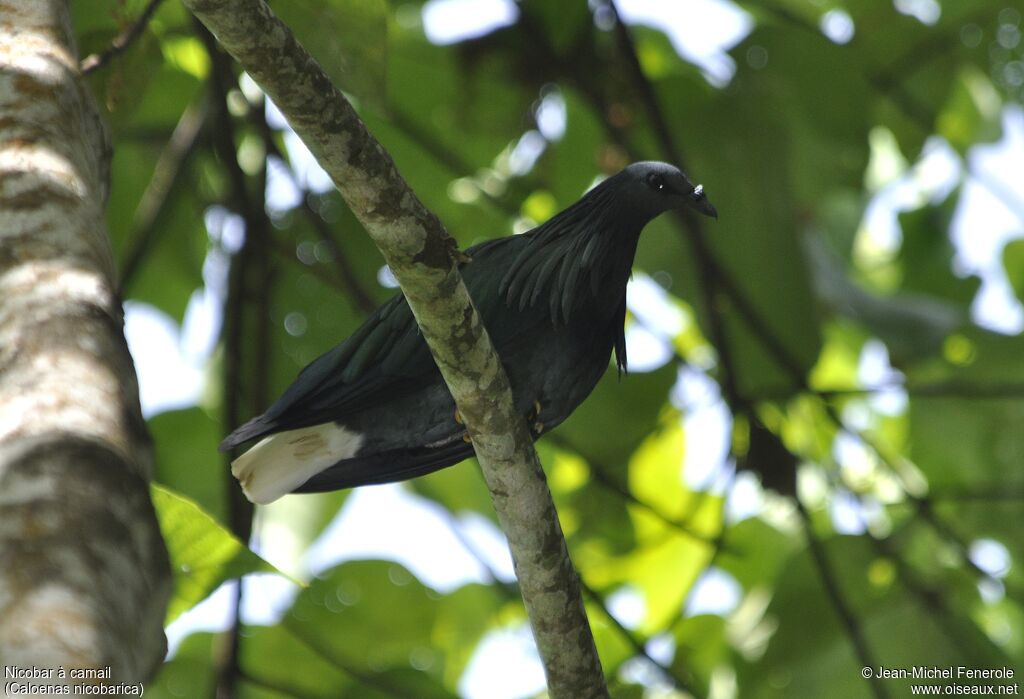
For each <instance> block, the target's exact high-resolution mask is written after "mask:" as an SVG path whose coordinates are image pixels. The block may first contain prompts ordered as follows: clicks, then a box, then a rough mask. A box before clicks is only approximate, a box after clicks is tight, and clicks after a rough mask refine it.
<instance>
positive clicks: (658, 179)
mask: <svg viewBox="0 0 1024 699" xmlns="http://www.w3.org/2000/svg"><path fill="white" fill-rule="evenodd" d="M647 185H648V186H649V187H650V188H651V189H653V190H654V191H655V192H661V191H664V189H665V178H664V177H662V176H661V175H659V174H657V173H655V174H652V175H650V176H649V177H648V178H647Z"/></svg>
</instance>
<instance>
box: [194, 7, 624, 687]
mask: <svg viewBox="0 0 1024 699" xmlns="http://www.w3.org/2000/svg"><path fill="white" fill-rule="evenodd" d="M184 4H185V5H186V7H188V8H189V9H190V10H191V11H192V12H193V13H194V14H195V15H196V16H197V17H198V18H199V19H200V21H202V22H203V24H205V25H206V26H207V27H208V28H209V29H210V30H211V31H212V32H213V34H214V35H215V36H216V37H217V39H218V41H219V42H220V43H221V45H222V46H223V47H224V48H225V49H227V51H228V52H229V53H230V54H232V55H233V56H234V57H235V58H236V60H238V61H239V63H241V64H242V67H243V68H244V69H245V70H246V71H247V72H248V73H249V75H251V76H252V77H253V79H254V80H255V81H256V82H257V83H258V84H259V85H260V86H261V87H262V88H263V90H264V91H265V92H266V93H267V95H268V96H270V97H271V98H272V99H273V100H274V102H275V103H276V104H277V106H278V107H279V108H280V109H281V112H282V113H283V114H284V115H285V116H286V117H287V119H288V121H289V123H290V124H291V126H292V128H294V129H295V131H296V133H297V134H298V135H299V136H300V137H301V138H302V139H303V141H304V142H305V143H306V145H307V146H308V147H309V149H310V151H311V152H312V153H313V154H314V156H315V157H316V158H317V160H318V162H319V163H320V165H321V166H322V167H323V168H324V170H326V171H327V172H328V173H329V174H330V176H331V178H332V179H333V180H334V183H335V185H336V186H337V187H338V189H339V191H340V192H341V194H342V196H343V197H344V198H345V200H346V201H347V202H348V204H349V206H350V208H351V209H352V211H353V213H355V215H356V217H357V218H358V219H359V220H360V222H361V223H362V224H363V225H364V226H365V228H366V230H367V232H368V233H369V234H370V236H371V237H372V238H373V240H374V242H375V243H376V244H377V246H378V248H380V250H381V252H382V253H383V255H384V258H385V259H386V261H387V262H388V264H389V265H390V267H391V270H392V271H393V272H394V274H395V277H396V278H397V279H398V281H399V283H400V284H401V287H402V290H403V292H404V293H405V296H406V298H407V299H408V301H409V306H410V308H411V309H412V311H413V314H414V315H415V317H416V321H417V323H418V324H419V326H420V328H421V330H422V332H423V336H424V338H425V339H426V341H427V344H428V345H429V346H430V348H431V352H432V353H433V355H434V358H435V360H436V362H437V365H438V367H439V368H440V370H441V373H442V375H443V376H444V379H445V382H446V383H447V384H448V387H449V389H450V390H451V392H452V395H453V397H454V398H455V402H456V404H457V405H458V408H459V410H460V412H461V414H462V416H463V417H464V419H465V421H466V424H467V427H468V429H469V433H470V435H471V437H472V439H473V444H474V447H475V449H476V453H477V456H478V459H479V461H480V465H481V467H482V470H483V472H484V478H485V480H486V481H487V485H488V488H489V489H490V492H491V497H492V500H493V501H494V505H495V509H496V511H497V514H498V519H499V521H500V523H501V525H502V528H503V529H504V531H505V534H506V536H507V537H508V540H509V546H510V548H511V550H512V557H513V561H514V562H515V567H516V574H517V577H518V578H519V583H520V588H521V590H522V592H523V599H524V602H525V603H526V609H527V612H528V614H529V617H530V622H531V624H532V626H533V632H534V637H535V638H536V640H537V647H538V651H539V653H540V656H541V659H542V661H543V663H544V668H545V671H546V674H547V680H548V687H549V692H550V695H551V696H552V697H555V698H556V699H557V698H562V697H564V698H567V699H568V698H570V697H571V698H574V699H583V698H587V697H607V696H608V690H607V687H606V686H605V681H604V675H603V673H602V671H601V663H600V660H599V659H598V656H597V651H596V648H595V646H594V640H593V635H592V633H591V631H590V626H589V623H588V621H587V618H586V613H585V611H584V608H583V600H582V596H581V594H580V583H579V578H578V577H577V575H576V572H575V570H574V569H573V567H572V563H571V561H570V560H569V555H568V551H567V549H566V544H565V538H564V536H563V535H562V531H561V527H560V526H559V523H558V517H557V513H556V512H555V508H554V503H553V502H552V500H551V493H550V491H549V490H548V488H547V484H546V482H545V479H544V472H543V470H542V469H541V466H540V462H539V460H538V458H537V453H536V451H535V450H534V449H533V444H532V440H531V438H530V434H529V432H528V430H527V426H526V422H525V420H524V419H523V416H521V415H518V414H517V413H516V412H515V410H514V408H513V405H512V397H511V392H510V389H509V384H508V378H507V377H506V376H505V372H504V369H503V368H502V365H501V362H500V360H499V359H498V357H497V355H496V354H495V351H494V348H493V346H492V345H491V342H490V339H489V338H488V336H487V333H486V330H485V329H484V327H483V324H482V323H481V322H480V318H479V316H478V315H477V313H476V311H475V309H474V308H473V305H472V302H471V300H470V298H469V294H468V292H467V291H466V288H465V285H464V284H463V283H462V279H461V276H460V275H459V272H458V267H457V264H458V262H459V261H460V260H461V259H462V256H461V254H460V253H459V252H458V250H457V248H456V246H455V243H454V241H453V240H452V239H451V238H450V237H449V236H448V234H447V232H446V231H445V229H444V227H443V226H442V225H441V222H440V221H439V220H438V219H437V217H436V216H435V215H433V214H432V213H431V212H430V211H428V210H427V209H426V207H424V206H423V204H422V203H421V202H420V201H419V199H417V197H416V195H415V194H414V193H413V192H412V191H411V190H410V189H409V187H408V185H407V184H406V183H405V181H404V180H403V179H402V178H401V176H400V175H399V174H398V172H397V170H396V168H395V165H394V163H393V162H392V160H391V158H390V156H388V154H387V153H386V152H385V151H384V148H383V147H382V146H381V145H380V144H379V143H378V142H377V141H376V140H375V139H374V138H373V136H372V135H371V134H370V133H369V132H368V131H367V129H366V126H365V125H364V124H363V123H362V121H361V120H360V119H359V117H358V115H357V114H356V113H355V111H354V109H353V108H352V106H351V105H350V104H349V102H348V100H346V99H345V97H344V96H343V95H342V94H341V92H340V91H339V90H338V89H337V88H336V87H335V86H334V85H332V84H331V82H330V80H329V79H328V78H327V76H326V75H325V74H324V73H323V71H322V70H321V69H320V67H319V66H318V65H317V64H316V62H315V61H314V60H313V59H312V57H310V56H309V54H308V53H307V52H306V51H305V50H304V49H303V48H302V47H301V46H300V45H299V44H298V42H297V41H296V40H295V38H294V37H293V36H292V34H291V32H289V31H288V29H287V27H285V26H284V25H283V24H282V23H281V22H280V21H279V20H278V19H277V18H276V17H275V16H274V15H273V14H272V12H271V11H270V8H269V7H267V5H266V4H265V3H263V2H261V1H260V0H184Z"/></svg>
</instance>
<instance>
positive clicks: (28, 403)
mask: <svg viewBox="0 0 1024 699" xmlns="http://www.w3.org/2000/svg"><path fill="white" fill-rule="evenodd" d="M0 17H2V18H3V22H2V23H0V665H3V666H5V667H7V668H10V667H17V668H22V669H31V668H32V667H36V668H53V667H57V666H63V667H64V668H65V669H66V670H67V669H69V668H73V667H88V668H107V667H109V668H110V681H111V682H113V683H132V684H134V683H138V682H141V681H142V680H144V679H146V678H147V677H148V676H150V675H151V674H152V673H153V671H154V670H155V669H156V668H157V667H158V666H159V664H160V662H161V661H162V660H163V657H164V652H165V639H164V634H163V628H162V624H163V619H164V614H165V611H166V607H167V599H168V596H169V593H170V571H169V568H168V563H167V553H166V550H165V548H164V545H163V540H162V539H161V538H160V532H159V528H158V526H157V521H156V517H155V515H154V512H153V508H152V505H151V503H150V500H149V489H148V485H147V481H148V479H149V476H150V470H151V467H152V453H151V448H150V443H149V439H148V437H147V434H146V429H145V423H144V422H143V420H142V416H141V413H140V410H139V399H138V387H137V385H136V379H135V371H134V368H133V366H132V362H131V357H130V356H129V354H128V348H127V345H126V344H125V340H124V334H123V332H122V312H121V305H120V302H119V300H118V299H117V297H116V294H115V293H114V282H113V265H112V260H111V250H110V241H109V239H108V237H107V232H106V227H105V223H104V216H103V207H104V204H105V200H106V192H107V165H108V158H109V147H108V144H107V141H106V139H105V137H104V131H103V127H102V124H101V123H100V121H99V115H98V112H97V111H96V108H95V105H94V104H93V102H92V100H91V99H90V97H89V95H88V93H87V92H86V90H85V87H84V85H83V82H82V80H81V76H80V75H79V73H78V60H77V57H76V55H75V51H74V47H73V42H72V38H71V26H70V21H69V15H68V7H67V2H66V0H33V2H24V1H23V0H0ZM7 676H8V677H10V675H7ZM35 681H36V682H37V683H49V682H42V681H40V680H35ZM52 681H53V682H56V683H61V682H62V679H61V678H60V677H59V675H56V676H54V677H53V680H52Z"/></svg>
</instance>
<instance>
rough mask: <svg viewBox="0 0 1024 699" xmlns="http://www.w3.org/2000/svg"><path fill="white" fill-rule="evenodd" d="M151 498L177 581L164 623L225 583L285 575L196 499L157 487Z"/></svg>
mask: <svg viewBox="0 0 1024 699" xmlns="http://www.w3.org/2000/svg"><path fill="white" fill-rule="evenodd" d="M150 494H151V496H152V498H153V506H154V508H156V513H157V519H158V520H159V522H160V531H161V533H162V534H163V537H164V542H165V543H166V544H167V552H168V553H169V554H170V558H171V572H172V574H173V577H174V593H173V595H172V597H171V603H170V605H169V606H168V608H167V618H166V620H165V623H170V622H171V621H173V620H174V619H176V618H177V617H178V616H179V615H180V614H181V613H182V612H184V611H186V610H188V609H191V608H192V607H193V606H195V605H196V604H197V603H199V602H201V601H202V600H204V599H206V597H207V595H209V594H210V593H211V592H213V591H214V590H215V589H217V587H218V586H219V585H220V584H221V583H222V582H224V581H225V580H230V579H231V578H237V577H241V576H242V575H245V574H247V573H278V574H283V573H281V571H279V570H278V569H277V568H275V567H274V566H272V565H271V564H269V563H267V562H266V561H265V560H263V559H262V558H260V557H259V556H257V555H256V554H255V553H253V552H252V551H250V550H249V549H248V548H246V547H245V545H244V544H243V543H242V542H241V541H239V540H238V539H237V538H236V537H235V536H234V535H233V534H231V532H229V531H228V530H227V529H225V528H224V527H223V526H221V525H220V524H218V523H217V521H216V520H215V519H214V518H213V517H211V516H210V515H209V514H207V513H206V512H204V511H203V510H202V508H201V507H199V505H197V504H196V503H195V502H193V501H192V500H189V499H188V498H186V497H184V496H182V495H179V494H178V493H175V492H174V491H172V490H169V489H167V488H164V487H162V486H160V485H156V484H153V485H151V486H150ZM296 584H298V583H296Z"/></svg>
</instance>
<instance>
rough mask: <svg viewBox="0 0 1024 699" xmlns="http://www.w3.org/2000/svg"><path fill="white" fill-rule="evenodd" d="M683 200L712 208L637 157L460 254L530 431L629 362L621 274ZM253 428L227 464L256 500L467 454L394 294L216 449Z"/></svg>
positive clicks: (664, 168)
mask: <svg viewBox="0 0 1024 699" xmlns="http://www.w3.org/2000/svg"><path fill="white" fill-rule="evenodd" d="M684 207H689V208H691V209H694V210H695V211H698V212H700V213H702V214H705V215H708V216H716V217H717V213H716V212H715V208H714V207H713V206H712V205H711V203H710V202H709V201H708V200H707V198H706V197H705V195H704V191H703V188H702V187H700V186H696V187H695V186H694V185H693V184H691V183H690V181H689V180H688V179H687V178H686V176H685V175H684V174H683V173H682V172H681V171H680V170H679V169H678V168H675V167H673V166H671V165H667V164H665V163H659V162H641V163H634V164H633V165H630V166H629V167H627V168H625V169H624V170H622V171H621V172H619V173H618V174H616V175H614V176H612V177H609V178H608V179H606V180H604V181H603V182H601V183H600V184H598V185H597V186H595V187H594V188H593V189H591V190H590V191H589V192H587V193H586V194H585V195H584V196H583V197H582V198H581V199H580V200H579V201H577V202H576V203H575V204H573V205H572V206H570V207H569V208H568V209H566V210H565V211H563V212H561V213H560V214H558V215H557V216H555V217H554V218H552V219H551V220H549V221H548V222H547V223H545V224H544V225H542V226H538V227H537V228H535V229H533V230H532V231H529V232H527V233H523V234H522V235H514V236H510V237H506V238H498V239H496V240H490V241H487V242H485V243H481V244H479V245H475V246H473V247H471V248H469V249H468V250H467V251H466V253H467V255H468V256H469V257H470V259H471V261H470V262H468V263H465V264H463V265H462V268H461V271H462V276H463V278H464V279H465V282H466V287H467V288H468V289H469V293H470V295H471V296H472V298H473V302H474V304H475V305H476V307H477V310H478V311H479V313H480V317H481V318H482V319H483V322H484V325H485V326H486V327H487V331H488V333H489V334H490V336H491V340H492V342H493V343H494V346H495V348H496V349H497V351H498V355H499V356H500V357H501V360H502V364H503V365H504V367H505V371H506V372H507V373H508V378H509V381H510V383H511V385H512V394H513V398H514V400H515V405H516V409H517V410H518V411H519V412H520V413H521V414H522V415H523V416H524V418H525V419H527V420H529V424H530V426H531V430H532V432H533V435H534V438H536V437H537V436H539V435H540V433H541V432H542V431H547V430H549V429H551V428H552V427H555V426H556V425H558V424H559V423H561V422H562V421H563V420H565V419H566V418H567V417H569V414H570V413H572V411H573V410H575V409H576V407H577V406H578V405H579V404H580V403H581V402H583V400H584V399H585V398H586V397H587V396H588V395H589V394H590V392H591V390H593V388H594V386H595V385H596V384H597V381H598V379H600V378H601V375H602V374H603V373H604V372H605V370H606V369H607V368H608V364H609V359H610V356H611V352H612V350H613V349H614V351H615V359H616V364H617V365H618V367H619V370H620V371H621V370H623V369H625V367H626V342H625V335H624V328H623V324H624V322H625V317H626V283H627V281H628V280H629V275H630V270H631V267H632V265H633V257H634V255H635V253H636V246H637V241H638V239H639V237H640V231H641V230H642V229H643V227H644V226H645V225H647V223H648V222H649V221H651V220H652V219H654V218H655V217H656V216H658V215H659V214H661V213H663V212H665V211H668V210H669V209H677V208H684ZM255 438H263V439H262V440H261V441H260V442H258V443H257V444H256V445H255V446H253V447H252V448H251V449H249V451H247V452H245V453H244V454H243V455H242V456H240V457H238V458H237V459H236V460H235V461H234V463H233V464H232V468H231V470H232V473H234V475H235V477H236V478H238V480H239V481H240V482H241V484H242V488H243V490H244V491H245V494H246V496H247V497H248V498H249V499H250V500H252V501H253V502H256V503H267V502H270V501H272V500H276V499H277V498H279V497H281V496H282V495H285V494H286V493H290V492H298V493H308V492H319V491H325V490H338V489H341V488H351V487H353V486H358V485H367V484H373V483H387V482H391V481H399V480H404V479H407V478H412V477H414V476H419V475H422V474H425V473H430V472H431V471H436V470H437V469H441V468H444V467H446V466H451V465H452V464H455V463H458V462H459V461H462V460H463V459H465V458H467V457H469V456H472V454H473V445H472V444H471V443H469V442H468V441H467V440H468V437H467V435H466V430H465V427H463V425H462V424H461V421H460V420H458V418H457V413H456V410H455V403H454V401H453V400H452V397H451V395H450V394H449V392H448V389H447V387H446V386H445V384H444V382H443V381H442V379H441V374H440V372H439V371H438V369H437V367H436V365H435V364H434V360H433V358H432V357H431V355H430V352H429V350H428V349H427V346H426V343H425V342H424V341H423V338H422V336H421V335H420V333H419V329H418V328H417V326H416V323H415V321H414V320H413V317H412V313H411V312H410V310H409V306H408V305H407V304H406V302H405V298H404V297H403V296H402V295H401V294H399V295H398V296H396V297H395V298H393V299H391V300H390V301H388V302H387V303H385V304H384V305H383V306H381V307H380V308H379V309H378V310H377V312H375V313H374V314H373V315H372V316H371V317H370V318H369V319H368V320H367V321H366V322H365V323H363V325H362V326H360V328H359V329H358V330H356V331H355V333H353V334H352V336H351V337H349V338H348V339H347V340H345V341H344V342H342V343H341V344H340V345H338V346H337V347H335V348H334V349H332V350H330V351H329V352H327V353H326V354H324V355H323V356H321V357H320V358H319V359H316V360H315V361H314V362H313V363H312V364H310V365H309V366H308V367H306V368H305V369H303V370H302V372H301V373H300V374H299V376H298V378H297V379H296V380H295V382H294V383H293V384H292V385H291V386H290V387H289V388H288V390H286V391H285V392H284V395H282V396H281V398H280V399H278V401H277V402H276V403H274V404H273V405H272V406H270V408H269V409H268V410H267V411H266V412H265V413H263V414H262V415H260V416H259V417H256V418H254V419H253V420H250V421H249V422H247V423H245V424H244V425H242V426H241V427H239V428H238V429H237V430H235V431H234V432H232V433H231V434H230V435H229V436H228V437H227V439H225V440H224V442H223V443H222V444H221V449H222V450H226V449H230V448H232V447H235V446H238V445H239V444H242V443H243V442H246V441H248V440H250V439H255Z"/></svg>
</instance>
